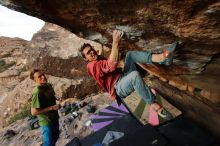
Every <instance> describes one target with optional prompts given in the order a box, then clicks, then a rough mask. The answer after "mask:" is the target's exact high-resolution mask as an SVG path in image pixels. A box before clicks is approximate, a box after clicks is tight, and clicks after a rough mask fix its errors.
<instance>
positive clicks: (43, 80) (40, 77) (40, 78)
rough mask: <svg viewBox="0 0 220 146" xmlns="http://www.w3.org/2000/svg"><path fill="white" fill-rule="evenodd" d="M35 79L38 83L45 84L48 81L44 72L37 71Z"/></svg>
mask: <svg viewBox="0 0 220 146" xmlns="http://www.w3.org/2000/svg"><path fill="white" fill-rule="evenodd" d="M34 81H35V82H36V83H37V84H38V85H43V84H45V83H46V82H47V78H46V77H45V75H44V74H43V73H42V72H36V73H35V74H34Z"/></svg>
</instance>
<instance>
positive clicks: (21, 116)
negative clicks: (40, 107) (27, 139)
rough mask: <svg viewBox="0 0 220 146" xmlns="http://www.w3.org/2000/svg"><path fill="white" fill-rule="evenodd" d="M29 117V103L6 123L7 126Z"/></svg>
mask: <svg viewBox="0 0 220 146" xmlns="http://www.w3.org/2000/svg"><path fill="white" fill-rule="evenodd" d="M28 116H31V103H30V102H27V103H26V104H25V105H24V106H23V107H22V108H21V109H20V110H19V111H18V112H17V113H16V114H15V115H14V116H13V117H11V118H10V119H9V121H8V125H10V124H12V123H14V122H16V121H17V120H21V119H24V118H26V117H28Z"/></svg>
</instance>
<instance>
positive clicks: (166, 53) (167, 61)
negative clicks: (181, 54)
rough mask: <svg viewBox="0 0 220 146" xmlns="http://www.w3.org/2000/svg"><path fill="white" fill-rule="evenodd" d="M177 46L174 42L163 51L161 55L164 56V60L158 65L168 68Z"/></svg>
mask: <svg viewBox="0 0 220 146" xmlns="http://www.w3.org/2000/svg"><path fill="white" fill-rule="evenodd" d="M177 46H178V42H177V41H176V42H174V43H172V44H171V46H170V47H169V48H167V49H164V50H163V55H164V56H165V59H164V60H163V61H161V62H160V63H159V64H163V65H166V66H170V65H171V64H172V63H173V56H174V51H175V49H176V48H177Z"/></svg>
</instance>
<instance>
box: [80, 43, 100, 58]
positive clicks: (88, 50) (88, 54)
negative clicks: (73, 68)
mask: <svg viewBox="0 0 220 146" xmlns="http://www.w3.org/2000/svg"><path fill="white" fill-rule="evenodd" d="M83 54H84V56H85V59H86V61H89V62H90V61H94V60H97V57H98V54H97V52H96V51H95V50H94V49H93V48H92V47H90V46H88V47H85V48H84V50H83Z"/></svg>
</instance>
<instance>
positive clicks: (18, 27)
mask: <svg viewBox="0 0 220 146" xmlns="http://www.w3.org/2000/svg"><path fill="white" fill-rule="evenodd" d="M44 23H45V22H44V21H42V20H40V19H38V18H36V17H32V16H29V15H26V14H24V13H20V12H17V11H13V10H11V9H8V8H6V7H3V6H2V5H0V36H6V37H12V38H13V37H19V38H22V39H25V40H28V41H29V40H31V38H32V36H33V34H34V33H36V32H37V31H38V30H40V29H41V28H42V27H43V25H44Z"/></svg>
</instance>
